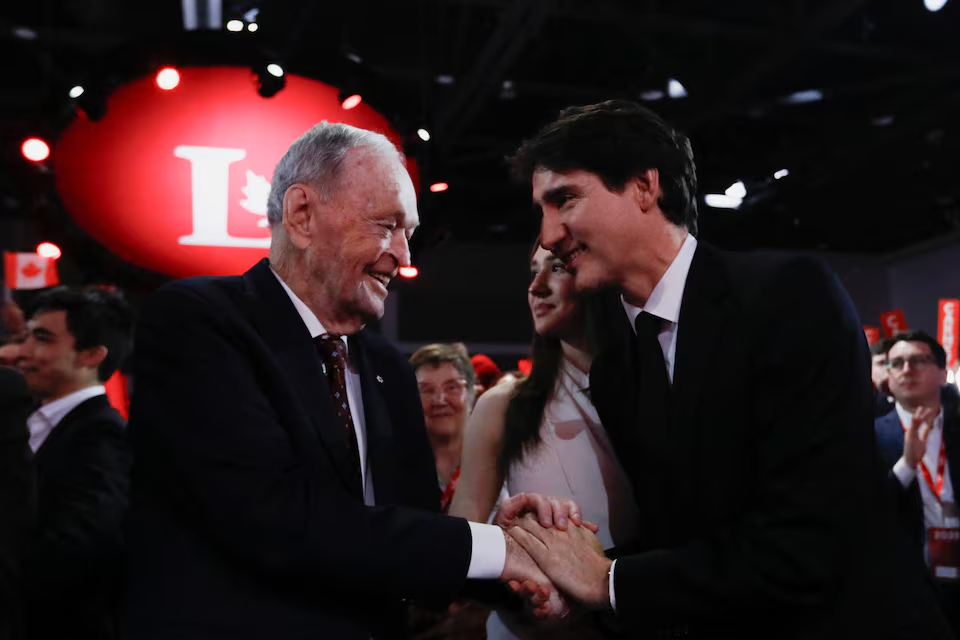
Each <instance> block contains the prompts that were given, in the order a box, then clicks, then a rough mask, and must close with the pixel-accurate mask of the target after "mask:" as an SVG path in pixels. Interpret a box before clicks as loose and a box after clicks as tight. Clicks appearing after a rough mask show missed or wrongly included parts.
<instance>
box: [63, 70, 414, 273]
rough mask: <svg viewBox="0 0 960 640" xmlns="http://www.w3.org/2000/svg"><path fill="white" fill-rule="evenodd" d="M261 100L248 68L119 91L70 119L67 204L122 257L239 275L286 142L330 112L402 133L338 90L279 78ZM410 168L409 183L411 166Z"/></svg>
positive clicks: (259, 229)
mask: <svg viewBox="0 0 960 640" xmlns="http://www.w3.org/2000/svg"><path fill="white" fill-rule="evenodd" d="M285 78H286V83H287V84H286V87H285V88H284V89H283V90H282V91H280V92H279V93H278V94H277V95H276V96H274V97H271V98H263V97H261V96H260V95H259V94H258V93H257V90H256V85H255V78H254V76H253V75H252V74H251V72H250V70H249V69H242V68H234V67H197V68H186V69H181V70H180V84H179V86H178V87H177V88H176V89H174V90H172V91H163V90H162V89H160V88H158V87H157V85H156V83H155V82H154V78H153V77H152V76H150V77H146V78H142V79H140V80H137V81H135V82H132V83H131V84H128V85H126V86H124V87H122V88H120V89H118V90H117V91H116V92H115V93H114V94H113V95H112V96H111V97H110V99H109V102H108V109H107V114H106V116H105V117H104V118H103V120H101V121H100V122H91V121H90V120H88V119H87V118H85V117H82V116H81V117H78V118H77V119H76V120H74V122H73V123H71V125H70V126H69V127H68V128H67V129H66V131H64V133H63V135H62V136H61V138H60V140H59V143H58V144H57V146H56V149H55V151H54V154H53V158H54V162H55V165H56V180H57V187H58V188H59V190H60V195H61V197H62V198H63V201H64V203H65V204H66V207H67V210H68V211H69V212H70V214H71V215H72V216H73V218H74V219H75V220H76V221H77V223H78V224H79V225H80V226H81V227H83V229H84V230H86V231H87V232H88V233H89V234H90V235H91V236H93V237H94V238H96V239H97V240H98V241H99V242H101V243H102V244H103V245H104V246H106V247H107V248H108V249H110V250H111V251H113V252H114V253H116V254H117V255H118V256H120V257H121V258H123V259H124V260H126V261H128V262H131V263H133V264H136V265H139V266H141V267H146V268H148V269H152V270H154V271H159V272H161V273H165V274H168V275H171V276H175V277H183V276H191V275H200V274H209V275H227V274H238V273H242V272H244V271H245V270H247V269H248V268H249V267H250V266H251V265H253V264H254V263H255V262H256V261H257V260H259V259H260V258H262V257H264V256H266V255H267V249H268V247H269V246H270V232H269V229H268V228H267V218H266V213H267V210H266V201H267V194H268V193H269V190H270V180H271V179H272V177H273V170H274V168H275V166H276V164H277V162H278V161H279V160H280V158H281V157H282V156H283V154H284V153H285V152H286V150H287V147H289V146H290V144H291V143H292V142H293V141H294V140H296V139H297V138H298V137H299V136H300V135H301V134H302V133H303V132H305V131H306V130H307V129H309V128H310V127H312V126H313V125H315V124H317V123H318V122H321V121H322V120H328V121H331V122H344V123H346V124H350V125H353V126H356V127H360V128H363V129H370V130H373V131H378V132H380V133H383V134H384V135H386V136H387V137H388V138H389V139H390V140H392V141H393V142H394V143H395V144H397V145H398V146H399V144H400V136H399V134H398V133H397V132H396V131H394V130H393V128H392V127H391V126H390V124H389V123H388V122H387V120H386V119H385V118H384V117H383V116H381V115H380V114H378V113H377V112H376V111H374V110H373V109H372V108H371V107H370V106H369V105H368V104H366V103H362V104H360V105H359V106H358V107H356V108H354V109H352V110H350V111H344V110H343V109H341V107H340V101H339V99H338V96H337V89H336V88H334V87H331V86H329V85H326V84H323V83H321V82H317V81H315V80H310V79H307V78H302V77H298V76H295V75H290V74H287V75H286V76H285ZM408 167H409V168H410V170H411V174H413V177H414V184H416V183H417V180H416V175H415V167H414V166H413V163H412V162H408Z"/></svg>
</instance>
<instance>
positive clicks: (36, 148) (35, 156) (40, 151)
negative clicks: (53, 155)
mask: <svg viewBox="0 0 960 640" xmlns="http://www.w3.org/2000/svg"><path fill="white" fill-rule="evenodd" d="M20 152H21V153H23V157H24V158H26V159H27V160H30V161H31V162H43V161H44V160H46V159H47V158H49V157H50V145H48V144H47V143H46V142H44V141H43V140H41V139H40V138H27V139H26V140H24V141H23V144H22V145H20Z"/></svg>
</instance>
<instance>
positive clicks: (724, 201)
mask: <svg viewBox="0 0 960 640" xmlns="http://www.w3.org/2000/svg"><path fill="white" fill-rule="evenodd" d="M703 201H704V202H705V203H706V204H707V206H708V207H713V208H714V209H738V208H739V207H740V205H741V204H742V203H743V200H741V199H740V198H731V197H730V196H727V195H724V194H722V193H708V194H707V195H705V196H704V197H703Z"/></svg>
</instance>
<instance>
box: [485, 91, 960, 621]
mask: <svg viewBox="0 0 960 640" xmlns="http://www.w3.org/2000/svg"><path fill="white" fill-rule="evenodd" d="M514 170H515V173H516V174H517V175H519V176H520V177H522V178H523V179H525V180H528V181H529V182H528V184H531V185H532V190H533V201H534V204H535V206H537V207H538V208H539V209H540V210H541V212H542V215H543V218H542V223H541V244H542V246H543V247H544V248H547V249H549V250H550V251H552V252H553V253H554V255H556V256H558V257H559V258H560V259H561V260H562V261H563V262H564V264H565V266H566V267H567V268H568V269H569V270H570V272H571V273H572V274H573V278H574V287H575V288H576V289H577V290H578V291H581V292H586V291H597V290H605V289H608V288H612V289H613V291H614V292H615V293H614V294H613V295H612V296H610V299H609V303H610V316H609V321H608V322H607V325H609V326H605V329H606V331H605V332H604V335H605V337H606V339H607V342H608V343H607V344H606V345H601V349H600V351H599V352H598V354H597V356H596V358H595V360H594V363H593V367H592V370H591V373H590V392H591V394H592V398H593V402H594V405H595V406H596V408H597V411H598V413H599V415H600V418H601V421H602V423H603V426H604V427H605V428H606V430H607V432H608V433H609V435H610V440H611V442H612V444H613V446H614V448H615V450H616V452H617V454H618V457H619V458H620V460H621V461H622V464H623V466H624V469H625V471H626V472H627V474H628V476H629V477H630V479H631V481H632V484H633V488H634V494H635V499H636V501H637V506H638V509H639V512H640V523H641V524H640V532H639V535H638V539H637V540H635V541H634V544H632V545H628V550H627V551H625V552H624V553H623V554H622V555H619V557H618V558H617V559H615V560H613V561H612V562H611V560H610V559H607V558H605V557H604V556H603V553H602V550H601V548H600V545H599V544H598V543H597V540H596V538H595V537H594V536H592V535H591V534H590V533H589V531H588V530H587V529H585V528H584V527H570V528H569V529H568V530H567V531H565V532H561V531H557V530H554V529H543V528H541V527H539V526H538V525H537V523H536V522H535V521H533V520H531V519H526V520H521V524H520V526H517V527H514V528H512V529H511V530H510V532H511V535H513V536H516V539H517V541H518V542H519V543H520V544H521V546H523V547H524V548H525V549H526V550H527V551H528V553H530V555H531V556H533V558H534V559H535V560H536V561H537V563H538V564H539V565H540V567H541V568H542V569H543V571H544V573H546V574H547V576H548V577H549V578H550V579H551V580H552V581H553V582H554V584H555V585H557V587H558V588H559V589H561V591H564V592H566V594H567V595H568V597H570V598H572V599H573V600H574V601H576V602H577V603H579V604H580V605H582V606H585V607H587V608H589V609H593V610H600V611H607V612H613V613H614V614H615V616H616V620H617V624H619V625H621V626H622V627H623V628H624V630H625V635H626V637H634V636H635V635H637V634H638V633H641V632H649V633H650V634H651V637H668V636H669V637H691V638H693V637H696V638H761V637H762V638H789V639H800V638H810V639H813V638H816V639H828V638H837V639H839V638H851V637H864V638H904V639H907V638H921V637H922V638H940V637H949V632H948V630H947V629H946V627H945V622H944V620H943V619H942V616H940V613H939V610H938V608H937V607H936V602H935V599H934V596H933V594H932V593H931V592H930V591H929V590H928V587H927V586H926V585H925V584H924V582H923V575H922V571H921V567H917V566H915V564H910V563H909V559H908V556H907V554H906V549H905V548H901V549H899V550H898V549H897V548H896V545H897V544H898V543H897V541H896V540H895V539H894V532H895V527H894V526H893V524H892V517H891V516H892V514H891V513H889V512H888V511H886V509H885V506H886V503H885V502H884V498H885V493H884V491H883V485H882V482H881V481H882V478H881V475H880V473H879V469H878V468H877V464H876V460H875V454H874V450H873V434H872V431H871V427H872V418H873V416H872V408H871V400H872V395H871V390H870V384H869V376H868V369H867V363H868V362H869V357H868V354H867V345H866V341H865V340H864V336H863V329H862V326H861V323H860V320H859V319H858V318H857V315H856V312H855V310H854V308H853V305H852V304H851V302H850V300H849V298H848V296H847V294H846V292H844V291H843V289H842V287H841V286H840V284H839V282H838V280H837V278H836V277H835V276H834V275H833V274H832V273H830V272H829V271H828V270H827V269H825V268H824V267H823V266H822V265H820V264H819V263H817V262H815V261H813V260H810V259H807V258H785V257H776V256H759V255H749V254H734V253H729V252H726V251H721V250H719V249H715V248H713V247H711V246H709V245H707V244H706V243H702V242H698V241H697V239H696V238H695V234H696V231H697V206H696V184H697V181H696V169H695V165H694V160H693V153H692V151H691V146H690V143H689V141H688V140H687V139H686V138H685V137H684V136H683V135H682V134H680V133H678V132H677V131H675V130H674V129H673V128H672V127H671V126H670V125H668V124H667V123H665V122H664V121H663V120H662V119H660V118H659V117H658V116H657V115H656V114H654V113H653V112H651V111H650V110H648V109H646V108H644V107H642V106H640V105H637V104H634V103H630V102H625V101H610V102H604V103H600V104H595V105H590V106H586V107H573V108H570V109H566V110H565V111H563V112H562V113H561V114H560V116H559V118H558V119H557V120H556V121H555V122H553V123H552V124H549V125H547V126H546V127H545V128H544V129H542V130H541V131H540V132H539V133H538V134H537V135H536V136H535V137H534V138H533V139H531V140H529V141H527V142H525V143H524V144H523V146H521V147H520V149H519V151H518V152H517V154H516V156H515V158H514ZM718 372H720V373H721V375H718ZM527 501H528V502H531V501H532V499H531V498H529V497H528V498H527ZM502 509H503V510H504V511H508V512H513V511H514V509H513V504H512V501H509V500H508V501H507V502H505V503H504V505H503V508H502Z"/></svg>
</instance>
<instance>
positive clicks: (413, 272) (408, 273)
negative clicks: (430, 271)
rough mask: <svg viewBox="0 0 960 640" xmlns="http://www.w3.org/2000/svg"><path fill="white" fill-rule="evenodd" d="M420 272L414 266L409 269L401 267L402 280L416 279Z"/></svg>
mask: <svg viewBox="0 0 960 640" xmlns="http://www.w3.org/2000/svg"><path fill="white" fill-rule="evenodd" d="M419 273H420V271H419V270H418V269H417V268H416V267H415V266H413V265H410V266H408V267H400V277H401V278H416V277H417V275H418V274H419Z"/></svg>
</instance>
